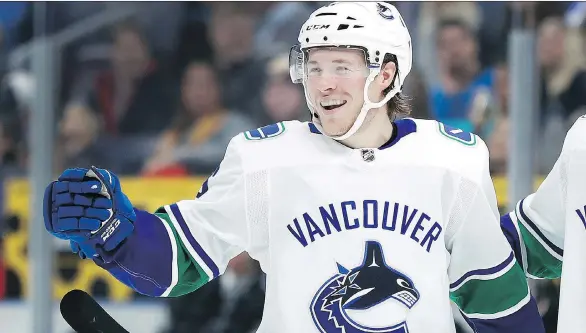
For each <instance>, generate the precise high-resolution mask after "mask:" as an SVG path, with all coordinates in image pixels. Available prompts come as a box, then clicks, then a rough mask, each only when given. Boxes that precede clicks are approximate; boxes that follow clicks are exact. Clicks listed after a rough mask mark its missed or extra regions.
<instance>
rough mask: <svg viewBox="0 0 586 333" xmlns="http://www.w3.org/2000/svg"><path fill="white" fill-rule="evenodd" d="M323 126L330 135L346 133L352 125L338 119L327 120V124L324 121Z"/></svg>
mask: <svg viewBox="0 0 586 333" xmlns="http://www.w3.org/2000/svg"><path fill="white" fill-rule="evenodd" d="M321 126H322V128H323V129H324V132H325V134H326V135H329V136H340V135H344V134H346V133H347V132H348V130H350V127H351V125H347V124H339V123H338V122H336V121H331V122H326V123H325V124H324V123H323V122H322V124H321Z"/></svg>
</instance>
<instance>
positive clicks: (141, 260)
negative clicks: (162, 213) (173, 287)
mask: <svg viewBox="0 0 586 333" xmlns="http://www.w3.org/2000/svg"><path fill="white" fill-rule="evenodd" d="M134 211H135V213H136V222H135V223H134V231H133V232H132V234H131V235H130V236H129V237H128V238H127V239H126V240H125V242H124V244H123V245H122V246H121V247H120V248H118V249H117V250H116V254H115V257H114V259H115V260H114V261H113V262H111V263H109V264H104V263H100V262H97V261H96V263H97V264H98V265H99V266H100V267H102V268H104V269H106V270H107V271H108V272H110V274H112V275H113V276H114V277H115V278H116V279H118V280H119V281H120V282H122V283H124V284H125V285H127V286H128V287H130V288H132V289H134V290H136V291H137V292H139V293H141V294H144V295H148V296H161V295H162V294H163V293H164V292H165V290H166V289H167V288H168V287H169V286H170V284H171V282H172V265H175V263H174V262H173V249H172V247H171V241H172V240H171V239H170V238H169V234H168V233H167V229H165V226H164V225H163V222H162V221H161V220H160V219H159V218H158V217H157V216H156V215H154V214H151V213H148V212H145V211H141V210H138V209H134Z"/></svg>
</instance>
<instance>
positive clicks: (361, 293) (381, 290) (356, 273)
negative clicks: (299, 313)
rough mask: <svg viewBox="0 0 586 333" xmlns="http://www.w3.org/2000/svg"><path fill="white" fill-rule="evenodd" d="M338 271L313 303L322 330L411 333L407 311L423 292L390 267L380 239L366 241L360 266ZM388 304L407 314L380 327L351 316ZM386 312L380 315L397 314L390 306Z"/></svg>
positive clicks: (342, 268)
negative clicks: (377, 240)
mask: <svg viewBox="0 0 586 333" xmlns="http://www.w3.org/2000/svg"><path fill="white" fill-rule="evenodd" d="M338 271H339V273H338V274H336V275H334V276H333V277H332V278H330V279H329V280H328V281H327V282H326V283H325V284H324V285H323V286H322V287H321V288H320V289H319V290H318V292H317V293H316V295H315V296H314V298H313V300H312V302H311V314H312V317H313V321H314V323H315V325H316V326H317V327H318V329H319V331H320V332H322V333H334V332H335V333H363V332H369V333H373V332H376V333H388V332H393V333H407V332H408V329H407V324H406V323H405V320H406V314H407V312H408V311H409V310H410V309H411V308H412V307H413V306H414V305H415V304H416V303H417V301H418V300H419V292H418V291H417V289H415V286H414V285H413V282H412V281H411V279H410V278H409V277H407V276H406V275H404V274H402V273H400V272H398V271H396V270H394V269H393V268H391V267H388V266H387V264H386V263H385V260H384V254H383V251H382V247H381V245H380V244H379V243H378V242H375V241H368V242H366V249H365V253H364V261H363V262H362V264H361V265H360V266H358V267H356V268H353V269H351V270H348V269H346V268H344V267H343V266H341V265H340V264H338ZM384 305H387V306H388V305H390V306H391V308H392V309H398V310H399V311H394V312H402V314H399V316H401V315H402V316H403V317H397V318H396V320H395V322H392V323H384V324H381V325H378V326H379V327H371V326H372V325H370V326H365V325H364V324H363V323H359V322H358V321H357V320H355V319H352V318H351V317H352V316H353V315H356V316H359V314H360V313H364V312H365V311H372V310H374V309H376V308H377V307H379V306H384ZM384 311H385V316H376V317H377V318H380V317H383V318H382V319H385V317H387V318H388V317H393V316H392V315H391V313H390V312H387V311H388V310H387V309H385V310H384ZM391 312H393V311H392V310H391ZM372 317H373V316H370V318H371V319H372Z"/></svg>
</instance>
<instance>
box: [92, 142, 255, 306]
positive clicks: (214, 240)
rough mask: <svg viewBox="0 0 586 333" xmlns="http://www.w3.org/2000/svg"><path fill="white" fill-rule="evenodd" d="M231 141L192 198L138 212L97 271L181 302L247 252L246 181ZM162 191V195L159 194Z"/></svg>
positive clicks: (248, 247) (145, 292) (151, 293)
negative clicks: (113, 254)
mask: <svg viewBox="0 0 586 333" xmlns="http://www.w3.org/2000/svg"><path fill="white" fill-rule="evenodd" d="M237 139H238V137H235V138H234V139H232V141H231V143H230V144H229V145H228V148H227V151H226V154H225V156H224V159H223V160H222V162H221V163H220V165H219V167H218V168H217V169H216V171H215V172H214V173H213V174H212V175H211V176H210V177H209V178H208V179H207V180H206V181H205V182H204V183H203V185H202V187H201V189H200V191H199V192H198V194H197V196H196V198H194V199H192V200H182V201H179V202H176V203H172V204H169V205H165V206H163V207H161V208H159V209H158V210H157V211H156V212H155V213H154V214H151V213H149V212H144V211H139V210H137V216H138V219H137V221H136V223H135V232H134V233H133V234H132V235H131V237H129V239H127V241H126V242H125V243H124V244H123V246H122V247H121V248H120V249H118V250H117V252H116V257H115V258H116V260H115V262H114V263H112V264H108V265H101V266H103V267H104V268H105V269H107V270H108V271H109V272H110V273H111V274H113V275H114V276H115V277H116V278H118V280H120V281H122V282H123V283H125V284H126V285H128V286H130V287H132V288H133V289H135V290H137V291H138V292H140V293H143V294H146V295H149V296H162V297H167V296H180V295H183V294H186V293H189V292H191V291H193V290H195V289H197V288H199V287H200V286H202V285H204V284H205V283H207V282H208V281H210V280H212V279H214V278H216V277H218V276H219V275H221V274H222V273H223V272H224V270H225V269H226V266H227V264H228V262H229V261H230V260H231V259H232V258H233V257H235V256H236V255H238V254H240V253H241V252H243V251H247V250H249V249H250V248H251V246H250V245H251V244H250V237H249V235H250V233H249V227H248V216H247V208H246V193H245V191H246V186H245V184H246V180H245V178H246V176H245V173H244V170H243V166H242V159H241V156H240V155H241V154H240V152H239V150H238V147H237V143H235V142H234V141H235V140H237ZM160 190H162V191H163V190H164V189H160Z"/></svg>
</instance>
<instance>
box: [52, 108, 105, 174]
mask: <svg viewBox="0 0 586 333" xmlns="http://www.w3.org/2000/svg"><path fill="white" fill-rule="evenodd" d="M98 134H99V123H98V120H97V118H96V116H95V114H94V113H93V112H92V111H91V110H90V109H89V108H87V107H86V106H85V105H83V104H82V103H75V102H72V103H70V104H69V105H67V106H66V107H65V111H64V112H63V118H62V119H61V121H60V123H59V136H58V142H57V145H56V149H57V152H56V154H55V156H56V158H55V160H54V161H55V163H56V164H57V165H56V167H55V169H56V170H62V169H65V168H75V167H81V166H84V167H86V166H91V165H95V166H99V167H101V168H107V167H109V166H108V165H105V163H106V156H107V155H106V154H105V153H106V152H107V151H101V150H100V149H99V147H98V145H97V138H98Z"/></svg>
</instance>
